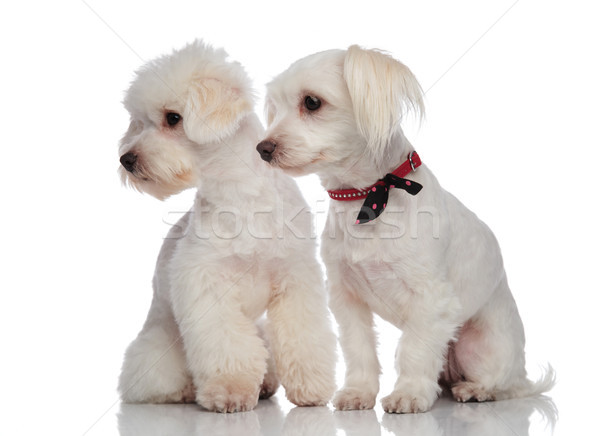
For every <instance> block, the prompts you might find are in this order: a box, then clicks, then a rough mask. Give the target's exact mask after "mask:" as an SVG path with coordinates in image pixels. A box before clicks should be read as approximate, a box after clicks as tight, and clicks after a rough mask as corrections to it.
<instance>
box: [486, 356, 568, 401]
mask: <svg viewBox="0 0 600 436" xmlns="http://www.w3.org/2000/svg"><path fill="white" fill-rule="evenodd" d="M555 384H556V372H555V371H554V368H552V365H550V364H548V365H547V366H546V367H545V368H543V373H542V375H541V377H540V378H539V379H538V380H536V381H531V380H529V379H523V381H522V382H520V383H518V384H516V385H514V386H512V387H511V388H509V389H507V390H504V391H501V392H497V393H496V399H497V400H507V399H509V398H524V397H534V396H536V395H540V394H543V393H544V392H548V391H549V390H550V389H552V388H553V387H554V385H555Z"/></svg>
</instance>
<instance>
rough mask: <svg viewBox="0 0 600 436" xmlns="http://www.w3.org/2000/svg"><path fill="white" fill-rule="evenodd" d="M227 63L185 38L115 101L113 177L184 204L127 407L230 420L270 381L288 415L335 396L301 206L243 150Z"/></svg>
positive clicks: (131, 352)
mask: <svg viewBox="0 0 600 436" xmlns="http://www.w3.org/2000/svg"><path fill="white" fill-rule="evenodd" d="M226 58H227V54H226V53H225V52H224V51H223V50H220V49H219V50H216V49H213V48H211V47H210V46H207V45H205V44H203V43H202V42H200V41H196V42H194V43H192V44H190V45H188V46H186V47H185V48H183V49H181V50H179V51H174V52H173V53H172V54H171V55H169V56H164V57H160V58H158V59H156V60H154V61H151V62H149V63H148V64H146V65H145V66H144V67H142V68H141V69H140V70H139V71H138V72H137V76H136V78H135V80H134V81H133V82H132V84H131V87H130V88H129V90H128V92H127V94H126V97H125V100H124V105H125V107H126V109H127V110H128V111H129V113H130V115H131V125H130V126H129V130H128V131H127V132H126V133H125V135H124V137H123V139H122V140H121V143H120V148H119V153H120V156H121V158H120V161H121V164H122V166H121V168H120V173H121V176H122V178H123V180H124V181H126V182H128V183H129V184H130V185H131V186H133V187H135V188H136V189H138V190H140V191H145V192H147V193H150V194H152V195H153V196H155V197H157V198H159V199H163V198H165V197H168V196H170V195H172V194H175V193H177V192H180V191H181V190H184V189H187V188H197V195H196V201H195V203H194V206H193V208H192V210H191V211H190V212H189V213H188V214H187V215H185V216H184V217H183V218H182V219H181V220H180V221H179V222H178V223H177V224H176V225H175V226H173V228H172V230H171V231H170V233H169V235H168V236H167V238H166V240H165V242H164V244H163V247H162V249H161V252H160V255H159V257H158V262H157V265H156V272H155V275H154V282H153V285H154V297H153V300H152V305H151V308H150V311H149V313H148V318H147V320H146V323H145V324H144V327H143V329H142V331H141V332H140V333H139V335H138V337H137V338H136V339H135V340H134V341H133V342H132V344H131V345H130V346H129V348H128V349H127V352H126V354H125V360H124V363H123V369H122V373H121V377H120V380H119V391H120V393H121V397H122V399H123V400H124V401H126V402H153V403H160V402H186V401H194V400H195V401H197V402H198V403H199V404H200V405H202V406H204V407H205V408H207V409H209V410H214V411H219V412H234V411H244V410H249V409H252V408H253V407H254V406H255V405H256V404H257V400H258V398H259V395H260V397H261V398H266V397H268V396H270V395H272V394H273V393H274V392H275V390H276V389H277V387H278V383H279V382H278V380H279V381H280V382H281V384H282V385H283V386H284V387H285V389H286V395H287V398H288V399H289V400H290V401H292V402H293V403H294V404H297V405H304V406H306V405H323V404H326V403H327V402H328V400H329V399H330V398H331V396H332V395H333V392H334V390H335V381H334V371H335V336H334V334H333V331H332V329H331V323H330V320H329V317H328V311H327V304H326V293H325V290H324V285H323V283H322V277H321V271H320V267H319V265H318V263H317V261H316V246H315V241H314V237H311V219H310V214H309V213H306V212H307V211H308V210H309V209H308V208H307V206H306V203H305V201H304V199H303V198H302V196H301V194H300V191H299V190H298V187H297V186H296V184H295V182H294V181H293V179H291V178H290V177H289V176H287V175H285V174H283V173H282V172H280V171H273V170H272V169H271V168H269V167H268V165H266V164H265V163H264V162H263V161H261V160H260V157H259V156H258V155H257V154H256V152H255V151H254V147H255V145H256V143H257V142H258V141H259V140H260V138H261V137H262V135H263V134H264V130H263V128H262V126H261V124H260V122H259V120H258V118H257V116H256V115H255V114H254V113H253V104H254V101H253V94H252V90H251V86H250V81H249V79H248V77H247V75H246V73H245V72H244V70H243V68H242V67H241V66H240V65H239V64H238V63H236V62H230V61H228V60H227V59H226ZM265 311H267V317H268V322H267V325H266V334H264V335H263V330H262V327H261V326H259V324H261V325H262V321H261V319H262V318H261V317H262V315H263V314H264V313H265ZM267 339H268V341H267ZM271 356H272V357H271Z"/></svg>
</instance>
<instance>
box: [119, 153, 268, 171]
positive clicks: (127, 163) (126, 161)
mask: <svg viewBox="0 0 600 436" xmlns="http://www.w3.org/2000/svg"><path fill="white" fill-rule="evenodd" d="M137 158H138V157H137V154H135V153H131V152H129V153H125V154H124V155H123V156H121V159H120V161H121V165H123V168H125V169H126V170H127V171H129V172H130V173H133V171H134V170H135V163H136V162H137ZM263 159H264V158H263Z"/></svg>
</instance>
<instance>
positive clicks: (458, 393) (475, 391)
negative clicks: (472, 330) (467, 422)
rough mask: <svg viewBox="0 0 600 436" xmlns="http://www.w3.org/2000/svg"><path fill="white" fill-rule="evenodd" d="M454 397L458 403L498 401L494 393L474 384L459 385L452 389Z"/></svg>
mask: <svg viewBox="0 0 600 436" xmlns="http://www.w3.org/2000/svg"><path fill="white" fill-rule="evenodd" d="M452 396H453V397H454V398H455V399H456V401H460V402H461V403H466V402H468V401H479V402H482V401H494V400H495V399H496V398H495V396H494V394H493V393H492V392H490V391H489V390H487V389H485V388H484V387H483V386H481V385H479V384H477V383H473V382H460V383H457V384H456V385H454V386H453V387H452Z"/></svg>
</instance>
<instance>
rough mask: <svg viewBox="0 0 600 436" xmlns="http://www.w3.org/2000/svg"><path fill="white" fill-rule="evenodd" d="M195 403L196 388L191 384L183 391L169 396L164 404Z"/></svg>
mask: <svg viewBox="0 0 600 436" xmlns="http://www.w3.org/2000/svg"><path fill="white" fill-rule="evenodd" d="M195 401H196V388H195V387H194V384H193V383H192V382H190V383H188V384H187V385H186V386H185V387H184V388H183V389H182V390H181V391H179V392H174V393H172V394H170V395H167V396H166V398H165V401H164V403H194V402H195Z"/></svg>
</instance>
